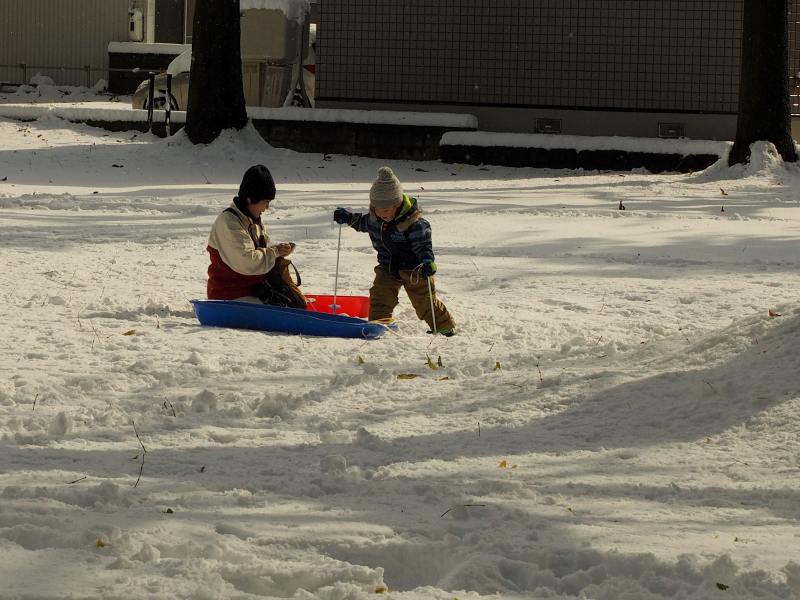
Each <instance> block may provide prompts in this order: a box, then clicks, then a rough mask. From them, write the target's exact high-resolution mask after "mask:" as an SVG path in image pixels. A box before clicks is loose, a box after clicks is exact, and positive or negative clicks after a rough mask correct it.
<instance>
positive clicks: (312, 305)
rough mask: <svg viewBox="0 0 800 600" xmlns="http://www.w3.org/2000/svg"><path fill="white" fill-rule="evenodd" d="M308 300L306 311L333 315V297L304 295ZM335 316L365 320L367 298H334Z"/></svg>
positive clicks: (367, 312)
mask: <svg viewBox="0 0 800 600" xmlns="http://www.w3.org/2000/svg"><path fill="white" fill-rule="evenodd" d="M305 297H306V299H307V300H308V306H307V310H310V311H313V312H320V313H329V314H334V311H333V296H328V295H323V294H305ZM335 314H337V315H343V316H345V315H346V316H348V317H358V318H360V319H366V318H368V317H369V296H336V312H335Z"/></svg>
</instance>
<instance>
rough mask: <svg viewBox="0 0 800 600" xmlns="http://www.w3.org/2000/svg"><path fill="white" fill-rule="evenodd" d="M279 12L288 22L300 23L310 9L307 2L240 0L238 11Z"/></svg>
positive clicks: (298, 0)
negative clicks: (260, 10) (259, 10)
mask: <svg viewBox="0 0 800 600" xmlns="http://www.w3.org/2000/svg"><path fill="white" fill-rule="evenodd" d="M259 8H260V9H262V10H280V11H282V12H283V14H285V15H286V18H287V19H289V20H290V21H297V22H298V23H302V22H303V21H304V20H305V15H306V13H308V12H309V11H310V10H311V8H310V6H309V2H308V0H240V1H239V9H240V10H250V9H259Z"/></svg>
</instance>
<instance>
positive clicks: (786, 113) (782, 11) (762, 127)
mask: <svg viewBox="0 0 800 600" xmlns="http://www.w3.org/2000/svg"><path fill="white" fill-rule="evenodd" d="M743 25H744V27H743V34H742V70H741V73H742V75H741V83H740V87H739V120H738V122H737V124H736V140H735V141H734V143H733V148H732V149H731V153H730V155H729V156H728V164H729V165H735V164H740V163H746V162H748V161H749V160H750V145H751V144H752V143H753V142H757V141H762V140H763V141H767V142H772V143H773V144H775V147H776V148H777V149H778V152H779V153H780V155H781V157H783V160H785V161H787V162H795V161H797V151H796V150H795V145H794V140H792V125H791V116H790V114H791V110H790V107H789V8H788V6H787V0H744V24H743Z"/></svg>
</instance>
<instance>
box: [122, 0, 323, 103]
mask: <svg viewBox="0 0 800 600" xmlns="http://www.w3.org/2000/svg"><path fill="white" fill-rule="evenodd" d="M307 17H308V15H306V19H305V20H304V21H302V22H298V21H295V20H292V19H288V18H287V17H286V15H285V14H284V13H283V12H282V11H279V10H274V9H260V8H254V9H248V10H246V11H244V12H243V13H242V22H241V23H242V34H241V48H242V84H243V87H244V98H245V104H246V105H247V106H266V107H278V106H284V105H286V104H290V103H292V101H293V100H294V98H295V97H297V98H299V100H298V101H296V102H295V103H299V104H301V105H303V106H314V84H315V66H316V65H315V62H316V52H315V47H316V29H315V28H313V27H311V26H310V25H309V23H308V18H307ZM191 66H192V53H191V50H187V51H185V52H183V53H182V54H180V55H179V56H177V57H176V58H175V59H174V60H173V61H172V62H171V63H170V64H169V66H168V67H167V70H166V72H165V73H159V74H158V75H156V77H155V89H154V92H153V108H154V109H164V108H166V107H167V102H169V105H170V109H171V110H186V107H187V106H188V104H189V72H190V71H191ZM167 74H170V75H172V85H171V91H170V94H169V96H168V94H167ZM148 86H149V82H148V80H145V81H143V82H142V83H140V84H139V86H138V87H137V88H136V91H135V92H134V93H133V98H132V106H133V108H143V109H147V108H149V107H148V98H149V90H148ZM296 91H297V93H295V92H296Z"/></svg>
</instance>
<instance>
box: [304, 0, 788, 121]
mask: <svg viewBox="0 0 800 600" xmlns="http://www.w3.org/2000/svg"><path fill="white" fill-rule="evenodd" d="M792 2H793V3H794V4H796V5H798V4H800V1H798V0H792ZM741 18H742V0H324V1H323V2H321V3H320V23H319V26H318V37H317V44H318V52H317V58H318V63H317V64H318V66H317V90H318V99H319V100H323V101H324V100H326V99H327V100H332V101H336V100H355V101H366V102H387V103H421V104H437V103H439V104H471V105H475V104H479V105H487V106H519V107H554V108H555V107H558V108H591V109H612V110H613V109H622V110H648V111H652V110H657V111H670V112H682V111H686V112H710V113H728V114H730V113H735V112H736V110H737V103H738V89H739V60H740V44H741Z"/></svg>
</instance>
